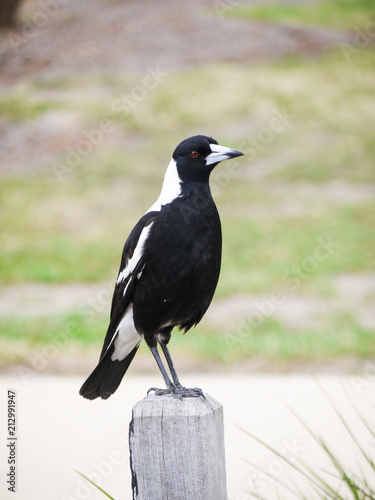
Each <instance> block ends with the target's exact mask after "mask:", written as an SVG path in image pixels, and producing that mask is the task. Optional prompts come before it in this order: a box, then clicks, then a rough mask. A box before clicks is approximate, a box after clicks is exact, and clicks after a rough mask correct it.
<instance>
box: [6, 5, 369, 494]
mask: <svg viewBox="0 0 375 500" xmlns="http://www.w3.org/2000/svg"><path fill="white" fill-rule="evenodd" d="M0 25H1V29H0V190H1V194H0V203H1V225H0V241H1V245H0V253H1V258H0V280H1V283H2V286H1V290H0V369H1V380H0V382H2V383H3V385H4V388H5V387H8V388H9V387H14V388H15V389H16V390H17V391H18V390H19V391H20V395H19V401H20V405H21V406H20V414H19V418H20V432H21V437H22V440H21V442H20V448H19V450H20V457H19V467H20V478H21V479H20V488H21V489H22V488H24V491H25V495H26V496H25V497H24V498H26V497H27V498H28V499H29V500H33V499H34V498H35V499H38V500H41V499H43V500H44V499H46V500H47V499H48V500H50V499H51V498H61V499H62V500H68V499H69V500H71V499H72V498H76V499H78V498H88V496H84V493H83V491H84V486H83V483H79V482H78V481H79V478H78V476H77V475H76V473H75V472H74V471H73V467H76V468H77V469H78V470H80V471H82V472H88V471H96V470H97V468H98V467H99V466H98V467H97V464H100V463H103V460H107V461H108V460H109V458H108V457H110V456H111V454H110V452H111V451H112V450H117V449H118V446H119V444H118V439H117V436H120V435H122V434H124V421H125V423H126V426H127V422H128V420H129V419H130V410H131V406H132V405H133V404H134V403H135V402H136V401H137V399H139V398H140V397H144V396H145V393H146V390H147V388H148V387H149V386H150V385H155V384H156V385H157V383H158V381H159V383H161V380H160V375H159V373H158V369H157V367H156V364H155V363H154V361H153V359H152V356H150V353H149V352H148V350H147V348H145V347H144V346H143V347H142V349H140V351H139V353H138V354H137V356H136V358H135V360H134V361H133V363H132V365H131V367H130V369H129V372H128V374H127V377H128V379H127V380H128V383H127V384H125V383H124V384H122V386H121V387H120V389H119V394H116V397H113V398H111V399H110V400H109V401H108V402H105V403H103V402H102V401H99V402H95V403H90V402H87V401H84V400H82V398H79V397H78V388H79V386H80V385H81V383H82V382H83V380H84V379H85V377H86V376H87V375H88V374H89V373H90V372H91V370H92V369H93V367H94V366H95V364H96V361H97V358H98V356H99V352H100V349H101V345H102V342H103V338H104V335H105V332H106V328H107V324H108V317H109V310H110V301H111V297H112V292H113V287H114V283H115V279H116V276H117V272H118V267H119V264H120V257H121V252H122V248H123V244H124V242H125V239H126V237H127V235H128V234H129V232H130V230H131V229H132V227H133V226H134V224H135V223H136V222H137V221H138V219H139V218H140V216H141V215H142V214H143V213H144V212H145V211H146V210H147V209H148V208H149V207H150V206H151V204H152V203H153V202H154V201H155V200H156V198H157V197H158V195H159V192H160V189H161V184H162V180H163V176H164V172H165V169H166V166H167V165H168V163H169V160H170V157H171V154H172V152H173V150H174V148H175V147H176V145H177V144H178V143H179V142H180V141H181V140H183V139H185V138H186V137H188V136H191V135H194V134H205V135H212V136H213V137H214V138H215V139H216V140H218V141H219V143H220V144H222V145H224V146H228V147H233V148H236V149H240V150H242V151H243V152H244V153H245V156H244V157H241V158H239V159H238V160H236V161H235V160H232V161H231V162H224V163H222V164H221V165H219V166H218V168H217V169H216V170H215V171H214V173H213V175H212V179H211V186H212V192H213V195H214V198H215V200H216V203H217V206H218V209H219V212H220V215H221V220H222V225H223V239H224V244H223V245H224V246H223V262H222V272H221V277H220V281H219V285H218V289H217V292H216V295H215V298H214V301H213V303H212V305H211V307H210V309H209V311H208V312H207V314H206V316H205V317H204V319H203V320H202V322H201V323H200V324H199V325H198V326H197V328H196V329H195V330H192V331H190V332H189V333H188V334H187V335H186V336H183V335H182V334H181V333H179V332H178V331H176V332H175V333H174V335H173V336H172V340H171V343H170V347H171V352H172V355H173V358H174V360H175V364H176V367H177V370H178V372H179V373H183V375H182V377H181V378H182V381H183V382H185V383H186V384H187V385H188V384H189V383H191V384H192V385H200V384H201V385H202V387H204V388H205V389H206V390H209V391H211V393H212V395H214V396H215V397H218V398H219V399H220V400H221V401H223V403H224V405H225V409H226V410H225V411H226V415H227V416H228V415H229V418H232V417H233V418H232V421H235V422H238V421H239V420H238V419H242V420H243V426H244V427H245V428H248V429H249V430H251V431H253V432H254V433H256V432H258V431H259V432H264V435H265V436H266V437H273V438H274V439H275V440H276V442H277V443H279V444H280V443H281V444H280V446H281V449H284V450H285V449H287V450H289V449H293V450H294V448H290V447H291V444H290V443H292V444H293V447H295V443H297V444H298V446H297V445H296V446H297V450H310V449H312V448H311V447H310V445H307V444H306V443H307V441H306V440H305V437H300V435H299V434H295V433H296V430H295V429H296V425H295V421H292V422H290V419H289V420H288V424H287V425H286V427H285V429H283V428H282V418H281V414H282V412H283V411H284V413H285V408H284V409H282V408H281V407H279V406H277V405H276V406H275V404H276V403H275V401H279V400H278V397H279V395H280V394H285V395H291V396H292V401H293V402H294V403H296V405H298V408H299V409H301V408H302V407H304V408H305V410H306V414H307V415H308V418H309V417H311V418H315V419H316V421H317V422H318V423H320V426H321V428H322V429H323V430H325V431H326V432H328V433H329V434H330V435H332V434H334V433H335V431H336V427H337V425H336V421H335V419H333V420H331V423H330V425H329V426H328V424H327V422H328V421H329V416H328V413H327V414H326V413H325V412H324V411H323V410H322V407H321V406H319V404H320V403H319V404H318V403H316V402H317V401H320V402H321V393H319V391H318V392H317V391H316V387H315V386H314V384H313V383H312V382H311V380H310V382H309V381H308V378H307V377H309V376H310V374H317V375H319V376H320V375H324V376H328V377H329V376H331V375H332V374H334V375H335V376H336V375H337V374H339V375H340V376H341V375H345V376H346V375H351V376H354V378H353V379H351V389H352V391H354V394H355V395H357V396H358V397H359V396H361V402H362V404H364V403H366V402H367V403H368V402H369V398H368V392H366V390H372V389H371V387H372V386H371V383H373V382H374V380H375V364H374V361H375V313H374V309H375V308H374V299H375V268H374V264H375V224H374V222H375V219H374V215H375V214H374V208H375V198H374V193H375V189H374V187H375V164H374V158H375V136H374V130H375V105H374V95H375V1H374V0H320V1H317V0H294V1H292V0H285V1H283V0H278V1H276V0H275V1H271V0H269V1H268V0H267V1H246V0H212V1H210V0H191V1H190V2H176V1H172V0H164V1H163V2H152V1H147V0H141V1H136V0H133V1H120V0H91V1H89V0H76V1H72V0H23V1H22V0H21V1H16V0H11V1H7V0H2V1H1V3H0ZM189 373H190V375H189ZM141 374H142V375H143V376H144V377H146V379H147V380H143V379H142V380H141V377H140V375H141ZM197 374H200V375H199V376H198V375H197ZM223 374H224V375H223ZM228 374H231V376H232V377H234V378H232V379H231V378H230V377H228ZM272 374H273V376H272ZM284 374H293V377H289V375H288V376H287V377H284ZM47 375H48V376H47ZM60 375H64V377H61V376H60ZM67 375H72V377H68V376H67ZM247 375H249V377H248V378H246V376H247ZM263 375H264V376H265V377H271V378H266V379H262V376H263ZM204 377H206V378H204ZM210 377H211V378H210ZM219 377H221V378H219ZM299 377H302V378H299ZM303 377H305V378H303ZM197 378H198V380H197ZM330 380H331V379H328V381H330ZM306 381H307V382H306ZM64 384H65V385H64ZM288 384H289V385H288ZM329 384H330V382H329V383H328V387H329V388H331V394H334V395H336V394H337V391H338V390H340V385H332V384H331V385H329ZM314 387H315V389H314ZM235 388H237V392H236V390H234V389H235ZM4 390H5V389H4ZM283 391H284V392H283ZM314 391H315V392H314ZM312 394H313V395H314V398H315V399H314V398H312V397H311V395H312ZM121 395H122V396H121ZM244 396H246V397H244ZM312 401H314V403H313V404H312ZM257 402H259V403H260V404H255V403H257ZM102 403H103V405H102ZM116 405H117V406H116ZM123 405H128V406H126V408H127V410H126V411H127V413H126V417H125V419H124V415H122V416H121V413H125V412H124V407H123ZM35 408H38V409H39V413H37V412H36V411H35ZM314 408H315V409H314ZM42 410H43V411H42ZM113 415H116V418H114V417H113ZM117 415H118V417H117ZM276 415H277V418H276V420H275V419H274V418H273V417H275V416H276ZM120 416H121V418H120ZM331 416H332V415H331ZM289 417H290V415H289ZM286 420H287V419H286V417H285V421H286ZM99 421H100V423H99ZM109 421H111V425H108V423H109ZM41 422H43V427H42V428H41V427H40V426H41ZM89 422H90V423H91V427H90V426H88V425H87V424H88V423H89ZM276 422H277V425H276ZM22 426H23V427H22ZM126 426H125V427H126ZM263 426H264V428H263ZM4 429H5V426H4ZM43 429H44V431H43ZM228 429H229V430H228ZM332 430H333V431H334V432H332ZM99 431H100V432H99ZM98 432H99V435H100V436H101V439H100V440H95V439H94V436H96V435H97V434H98ZM226 432H227V436H229V437H228V442H227V457H228V463H229V465H230V467H229V469H228V470H229V472H228V481H229V483H228V484H229V492H230V498H231V500H232V499H235V500H248V498H250V496H248V493H244V492H247V491H248V489H249V487H250V486H249V485H250V479H251V480H253V481H254V477H255V478H257V477H258V476H254V473H252V474H253V475H250V476H246V474H247V472H246V474H245V475H244V476H243V477H242V479H241V481H240V480H239V479H238V474H239V473H238V470H239V466H238V460H237V458H236V457H237V449H236V450H235V449H234V448H236V446H238V445H239V444H241V443H242V442H243V441H244V439H243V435H241V434H237V435H235V434H234V431H233V429H232V431H231V427H230V426H228V425H227V426H226ZM237 432H238V430H237ZM228 433H229V434H228ZM124 435H125V439H124V440H122V445H125V446H126V440H127V430H126V432H125V434H124ZM44 436H48V439H46V438H44ZM296 436H297V437H296ZM59 439H60V441H59ZM296 439H297V441H295V440H296ZM110 440H112V441H110ZM283 440H284V441H283ZM285 440H286V441H285ZM304 440H305V441H304ZM336 440H337V443H338V444H339V445H340V446H342V443H343V439H342V437H340V436H338V435H336ZM62 441H63V442H62ZM4 442H5V441H4ZM109 442H111V443H112V444H111V445H110V444H108V443H109ZM285 443H286V444H285ZM122 445H121V446H122ZM244 445H245V443H244ZM99 446H101V447H102V448H100V450H99ZM231 446H232V448H231ZM246 446H247V449H246V450H245V452H244V453H243V455H246V456H249V453H250V450H253V447H252V446H249V445H248V444H247V443H246ZM233 447H234V448H233ZM3 448H5V447H3ZM3 451H4V450H3ZM298 453H299V451H298ZM301 453H304V452H301ZM352 455H353V451H352V449H351V448H350V447H348V448H347V449H346V456H349V457H351V456H352ZM260 456H262V452H257V456H256V460H258V459H259V457H260ZM294 456H295V455H294V454H293V457H294ZM46 457H48V458H47V459H46ZM304 457H305V456H303V458H304ZM50 458H53V460H51V459H50ZM59 460H60V462H59ZM123 460H124V463H125V462H126V463H127V460H128V459H127V457H126V458H125V457H123ZM236 460H237V461H236ZM93 461H94V462H93ZM2 463H6V462H2ZM270 463H271V464H272V462H268V464H270ZM318 463H319V464H320V462H319V461H318ZM30 464H31V465H30ZM32 464H34V467H33V466H32ZM35 464H38V467H39V469H40V472H38V474H36V467H35ZM40 464H42V466H41V465H40ZM58 464H60V466H59V465H58ZM124 467H125V466H124ZM126 468H127V466H126ZM39 469H38V470H39ZM42 473H43V474H42ZM47 473H48V474H47ZM46 474H47V475H49V478H50V481H49V484H48V487H47V485H46V484H45V480H46V479H45V478H46ZM116 474H117V473H116ZM236 474H237V475H236ZM4 477H5V476H4ZM116 477H117V476H116ZM118 477H119V487H118V491H119V492H121V491H124V489H127V491H128V492H129V495H130V487H129V484H130V477H129V478H128V479H127V481H128V483H129V484H128V483H127V484H126V486H124V485H123V483H122V482H121V481H123V472H122V468H121V471H120V469H118ZM92 478H94V476H92ZM249 478H250V479H249ZM258 479H259V478H258ZM82 481H83V480H82ZM109 481H112V478H110V479H109ZM267 484H268V483H267ZM40 485H42V486H40ZM56 488H57V489H59V491H60V493H59V494H57V493H56ZM108 488H109V489H110V491H113V490H112V489H111V488H112V484H110V485H109V486H108ZM31 491H34V495H33V494H32V493H31ZM116 491H117V490H116ZM67 492H70V493H69V494H70V496H66V495H67ZM79 492H80V495H79V494H78V493H79ZM64 495H65V496H64ZM90 495H91V496H90V498H94V496H93V495H94V493H93V491H91V493H90ZM98 495H99V496H98V498H101V493H98ZM265 497H266V498H271V497H270V496H268V495H265ZM95 498H96V497H95ZM117 498H120V495H118V496H117ZM286 498H289V497H286Z"/></svg>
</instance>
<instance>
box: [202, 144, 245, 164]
mask: <svg viewBox="0 0 375 500" xmlns="http://www.w3.org/2000/svg"><path fill="white" fill-rule="evenodd" d="M210 148H211V151H212V153H210V154H209V155H208V156H207V158H206V165H213V164H215V163H219V162H221V161H223V160H230V159H231V158H236V157H237V156H242V155H243V153H241V151H237V150H236V149H231V148H226V147H225V146H219V145H218V144H210Z"/></svg>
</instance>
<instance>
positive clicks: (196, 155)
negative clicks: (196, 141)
mask: <svg viewBox="0 0 375 500" xmlns="http://www.w3.org/2000/svg"><path fill="white" fill-rule="evenodd" d="M190 156H191V157H192V158H199V156H200V154H199V152H198V151H192V152H191V153H190Z"/></svg>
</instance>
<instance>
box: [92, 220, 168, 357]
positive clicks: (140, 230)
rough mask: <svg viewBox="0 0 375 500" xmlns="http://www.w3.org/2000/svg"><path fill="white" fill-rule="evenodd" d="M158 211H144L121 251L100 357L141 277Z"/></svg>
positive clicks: (109, 341) (112, 336) (114, 332)
mask: <svg viewBox="0 0 375 500" xmlns="http://www.w3.org/2000/svg"><path fill="white" fill-rule="evenodd" d="M158 215H159V212H148V213H146V214H145V215H144V216H143V217H142V218H141V219H140V220H139V222H138V223H137V224H136V225H135V227H134V229H133V230H132V232H131V233H130V235H129V237H128V239H127V240H126V243H125V245H124V250H123V252H122V258H121V264H120V269H119V273H118V277H117V281H116V285H115V290H114V292H113V298H112V306H111V315H110V323H109V326H108V330H107V334H106V337H105V339H104V344H103V348H102V352H101V354H100V357H102V356H103V354H104V353H105V351H106V350H107V348H108V346H109V345H110V344H111V342H112V341H113V340H114V337H115V334H116V331H117V328H118V326H119V324H120V321H121V320H122V318H123V316H124V314H125V311H126V309H127V308H128V306H129V304H130V303H131V301H132V298H133V295H134V290H135V286H136V284H137V282H138V280H139V278H140V277H141V274H142V272H143V269H144V266H145V265H146V262H145V261H144V259H143V248H144V244H145V241H146V239H147V237H148V234H149V231H150V229H151V226H152V223H153V222H154V220H155V219H156V217H157V216H158Z"/></svg>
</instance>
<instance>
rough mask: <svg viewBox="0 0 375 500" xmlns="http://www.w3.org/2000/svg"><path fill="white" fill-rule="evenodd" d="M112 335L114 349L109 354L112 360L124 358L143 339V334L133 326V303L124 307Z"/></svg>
mask: <svg viewBox="0 0 375 500" xmlns="http://www.w3.org/2000/svg"><path fill="white" fill-rule="evenodd" d="M114 337H115V350H114V352H113V354H112V356H111V360H112V361H116V360H118V361H122V360H123V359H125V358H126V356H128V354H130V353H131V352H132V350H133V349H134V347H136V346H137V345H138V344H139V343H140V342H141V340H143V336H142V335H140V334H139V333H138V332H137V330H136V329H135V326H134V318H133V304H129V306H128V308H127V309H126V312H125V314H124V316H123V317H122V320H121V321H120V324H119V325H118V327H117V330H116V333H115V335H114ZM111 343H112V342H111Z"/></svg>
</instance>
